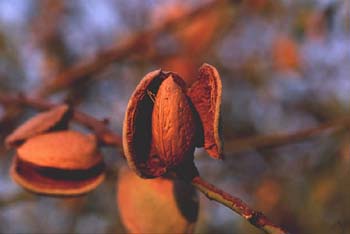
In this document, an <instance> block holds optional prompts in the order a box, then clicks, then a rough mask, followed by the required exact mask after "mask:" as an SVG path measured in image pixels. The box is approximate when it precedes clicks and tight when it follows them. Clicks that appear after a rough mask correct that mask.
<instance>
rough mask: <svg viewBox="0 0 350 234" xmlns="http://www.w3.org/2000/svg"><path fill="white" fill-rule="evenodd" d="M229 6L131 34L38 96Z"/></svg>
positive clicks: (67, 72) (57, 79) (209, 7)
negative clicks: (160, 34) (198, 17)
mask: <svg viewBox="0 0 350 234" xmlns="http://www.w3.org/2000/svg"><path fill="white" fill-rule="evenodd" d="M227 3H229V1H225V0H214V1H211V2H209V3H207V4H205V5H203V6H201V7H199V8H197V9H195V10H193V11H191V12H189V13H188V14H187V15H185V16H183V17H181V18H178V19H172V20H168V21H164V23H162V24H160V25H157V26H153V27H151V28H149V29H147V30H145V31H141V32H138V33H135V34H133V35H130V36H129V37H127V38H126V39H125V40H123V41H122V42H120V43H118V44H117V45H115V46H114V47H111V48H109V49H106V50H103V51H100V52H99V53H97V54H96V55H95V56H94V57H91V58H88V59H86V60H84V61H81V62H79V63H77V64H74V65H73V66H72V67H70V68H68V69H66V70H65V71H63V72H62V73H61V74H59V75H58V76H56V77H54V78H53V79H52V81H50V83H49V84H48V85H47V86H45V87H42V89H40V90H39V92H38V96H40V95H41V96H45V95H46V94H49V93H51V92H55V91H58V90H62V89H64V88H66V87H70V86H71V85H72V84H74V83H76V82H78V81H80V80H82V79H84V78H86V77H88V76H91V75H93V74H95V73H96V72H97V71H99V70H101V69H102V68H103V67H105V66H107V65H109V64H111V63H113V62H116V61H118V60H120V59H123V58H125V57H127V56H131V55H133V54H135V53H140V52H144V51H145V50H147V48H150V42H152V41H153V40H152V38H154V36H155V35H157V34H159V33H163V32H169V31H172V30H174V29H176V28H177V27H178V26H180V25H181V24H183V23H185V22H187V21H188V20H191V19H193V18H195V17H196V16H198V15H201V14H203V13H205V12H207V11H212V10H213V9H216V8H217V7H218V6H220V5H221V4H227Z"/></svg>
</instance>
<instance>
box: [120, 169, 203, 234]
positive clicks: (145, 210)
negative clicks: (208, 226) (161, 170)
mask: <svg viewBox="0 0 350 234" xmlns="http://www.w3.org/2000/svg"><path fill="white" fill-rule="evenodd" d="M116 190H117V204H118V210H119V214H120V217H121V220H122V222H123V224H124V226H125V228H126V229H127V230H128V231H129V233H193V232H194V226H195V222H196V220H197V217H198V208H199V204H198V194H197V193H196V190H195V189H194V187H193V186H192V185H191V184H190V183H186V182H184V181H180V180H170V179H166V178H162V177H159V178H154V179H142V178H140V177H138V176H137V175H136V174H135V173H134V172H132V171H130V170H129V169H125V168H124V169H122V170H121V171H120V173H119V176H118V181H117V189H116Z"/></svg>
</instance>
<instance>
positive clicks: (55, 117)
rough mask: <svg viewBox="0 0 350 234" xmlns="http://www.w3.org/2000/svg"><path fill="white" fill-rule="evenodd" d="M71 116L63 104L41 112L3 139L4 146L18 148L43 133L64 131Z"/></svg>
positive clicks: (68, 109)
mask: <svg viewBox="0 0 350 234" xmlns="http://www.w3.org/2000/svg"><path fill="white" fill-rule="evenodd" d="M71 116H72V111H71V109H70V108H69V107H68V105H65V104H62V105H59V106H57V107H54V108H52V109H51V110H48V111H44V112H41V113H39V114H37V115H35V116H34V117H33V118H31V119H29V120H27V121H26V122H25V123H23V124H22V125H20V126H19V127H18V128H17V129H15V130H14V131H13V133H11V134H10V135H9V136H8V137H7V138H6V139H5V145H6V147H8V148H11V147H18V146H20V145H21V144H22V143H24V142H25V141H26V140H27V139H29V138H31V137H33V136H36V135H39V134H42V133H45V132H50V131H55V130H62V129H66V128H67V126H68V122H69V120H70V118H71Z"/></svg>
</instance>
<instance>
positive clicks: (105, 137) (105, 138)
mask: <svg viewBox="0 0 350 234" xmlns="http://www.w3.org/2000/svg"><path fill="white" fill-rule="evenodd" d="M0 103H3V104H4V105H15V104H17V105H25V106H30V107H33V108H36V109H39V110H46V109H50V108H52V107H54V106H55V105H56V104H53V103H50V102H47V101H45V100H42V99H38V98H30V97H25V96H23V95H22V96H7V95H0ZM73 119H74V120H75V121H77V122H79V123H81V124H83V125H85V126H87V127H89V128H90V129H92V130H94V131H95V132H96V135H97V137H98V138H99V140H100V141H101V142H103V143H104V144H105V145H110V146H118V147H119V148H122V142H121V137H120V136H119V135H117V134H115V133H113V132H112V131H111V130H109V129H108V128H107V127H106V125H105V124H104V123H103V122H101V121H99V120H97V119H96V118H94V117H92V116H89V115H87V114H84V113H83V112H80V111H77V110H73ZM192 184H193V185H194V186H195V187H196V188H197V189H198V190H199V191H200V192H202V193H204V194H205V195H206V196H207V197H208V198H209V199H211V200H215V201H217V202H219V203H220V204H223V205H224V206H227V207H228V208H230V209H231V210H233V211H234V212H236V213H238V214H239V215H240V216H242V217H243V218H245V219H246V220H248V221H249V222H250V223H251V224H252V225H254V226H256V227H257V228H259V229H261V230H263V231H264V232H265V233H270V234H286V232H285V231H284V230H283V229H282V228H280V227H278V226H277V225H275V224H273V223H272V222H271V221H270V220H269V219H268V218H267V217H266V216H265V215H263V214H262V213H260V212H257V211H255V210H253V209H251V208H250V207H249V206H248V205H247V204H245V203H244V202H243V201H242V200H241V199H239V198H236V197H234V196H232V195H230V194H228V193H226V192H224V191H222V190H220V189H218V188H216V187H215V186H214V185H212V184H209V183H208V182H206V181H204V180H203V179H202V178H200V177H199V176H196V177H194V178H193V179H192Z"/></svg>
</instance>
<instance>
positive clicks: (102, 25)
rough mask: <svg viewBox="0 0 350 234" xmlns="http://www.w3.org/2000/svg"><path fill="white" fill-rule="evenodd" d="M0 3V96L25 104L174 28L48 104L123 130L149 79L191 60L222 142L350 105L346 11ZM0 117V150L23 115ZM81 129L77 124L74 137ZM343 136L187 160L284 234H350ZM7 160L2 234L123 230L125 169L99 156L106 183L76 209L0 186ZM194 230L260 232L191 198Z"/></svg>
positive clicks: (311, 120)
mask: <svg viewBox="0 0 350 234" xmlns="http://www.w3.org/2000/svg"><path fill="white" fill-rule="evenodd" d="M208 2H210V1H197V0H191V1H186V3H184V1H176V0H166V1H159V0H149V1H135V0H132V1H117V0H99V1H97V0H93V1H84V0H76V1H68V0H66V1H55V0H43V1H38V0H2V1H0V92H1V93H8V94H15V93H18V92H23V93H26V94H28V95H36V94H38V91H39V90H41V89H42V88H44V87H45V85H47V84H48V83H50V81H52V80H53V79H54V77H55V76H56V75H58V74H60V72H62V71H64V70H66V69H67V68H69V67H70V66H73V65H74V64H76V63H79V62H81V61H87V60H89V59H91V58H93V56H94V54H95V53H97V52H99V51H101V50H102V49H106V48H110V47H113V46H115V45H117V44H118V43H120V42H121V41H123V40H125V39H126V38H129V37H130V36H131V35H133V34H135V33H138V32H140V31H143V30H147V29H149V28H155V27H158V26H159V25H161V24H163V23H164V22H165V21H167V20H179V24H178V25H177V27H175V29H173V30H163V31H161V32H158V33H157V35H149V36H150V37H149V38H150V39H149V38H146V37H145V40H150V42H149V44H148V45H149V47H147V49H145V50H144V53H129V54H127V55H125V56H124V57H123V59H119V60H118V61H116V62H114V63H111V64H109V65H107V66H104V67H103V69H100V70H99V72H97V73H95V74H92V75H90V76H89V77H86V78H85V79H83V80H82V81H80V82H79V83H78V84H75V85H74V86H72V87H69V88H67V89H65V90H64V91H60V92H58V93H53V94H51V95H49V96H48V97H46V98H48V99H49V100H53V101H63V100H70V101H71V102H72V103H74V105H75V106H76V107H77V108H78V109H79V110H82V111H85V112H87V113H89V114H91V115H93V116H95V117H97V118H105V117H106V118H109V119H110V126H111V128H112V129H113V130H115V131H116V132H119V133H120V132H121V123H122V121H123V117H124V111H125V108H126V103H127V100H128V98H129V96H130V95H131V92H132V90H133V89H134V87H135V85H136V84H137V83H138V81H139V80H140V79H141V78H142V77H143V75H144V74H146V73H147V72H149V71H151V70H154V69H155V68H159V67H161V68H164V69H165V70H173V71H177V72H178V73H180V75H182V76H184V77H187V78H188V80H191V78H193V77H195V75H194V74H196V70H197V68H198V67H199V65H200V64H201V63H203V62H208V63H210V64H213V65H214V66H216V67H217V68H218V70H219V72H220V74H221V76H222V79H223V107H222V116H223V126H224V129H223V130H224V140H225V143H226V146H229V145H230V143H231V142H234V141H235V139H239V138H243V137H247V136H253V135H264V134H271V133H278V132H294V131H298V130H302V129H305V128H309V127H313V126H317V125H318V124H319V123H321V122H323V121H327V120H330V119H334V118H339V117H343V116H345V115H347V114H348V112H349V103H350V69H349V67H350V1H349V0H344V1H341V0H329V1H324V0H314V1H300V0H297V1H282V0H280V1H273V0H242V1H227V2H225V1H224V3H222V1H218V2H217V4H216V5H215V7H211V8H210V9H207V10H205V11H203V14H199V15H197V16H195V17H188V19H185V20H181V19H184V17H186V15H188V12H191V11H193V10H194V9H197V8H198V7H201V6H203V5H205V4H207V3H208ZM32 114H33V111H32V110H31V109H28V108H18V107H16V108H15V107H10V106H0V133H1V139H3V138H4V137H5V136H6V134H8V133H9V132H10V131H11V130H12V129H13V128H14V127H15V126H18V124H19V123H21V122H23V121H24V119H26V118H28V116H31V115H32ZM73 127H80V126H73ZM349 146H350V138H349V133H348V129H346V128H344V130H343V131H340V132H338V133H337V134H333V135H325V134H320V136H319V137H315V138H312V139H309V140H305V141H303V142H300V143H297V144H288V145H285V146H281V147H275V148H269V149H263V150H250V151H247V152H241V153H232V152H229V151H225V155H226V159H225V162H224V163H223V162H222V161H215V160H213V159H210V158H209V157H208V155H206V153H205V152H204V151H202V150H198V151H196V164H197V166H198V168H199V171H200V172H201V175H202V176H203V177H204V178H206V179H207V180H208V181H210V182H211V183H213V184H215V185H217V186H218V187H220V188H222V189H224V190H225V191H227V192H229V193H232V194H234V195H237V196H239V197H241V198H242V199H243V200H244V201H246V202H247V203H249V204H250V205H251V206H252V207H254V208H256V209H258V210H261V211H263V212H264V213H265V214H266V215H267V216H268V217H270V218H271V219H272V220H273V221H274V222H275V223H278V224H281V225H282V226H283V227H285V228H287V229H288V230H289V231H290V232H291V233H306V234H308V233H334V234H344V233H349V232H350V199H349V197H350V184H349V183H350V180H349V179H348V178H349V176H350V171H349V164H350V149H349ZM1 147H2V146H1ZM13 153H14V152H13V151H6V150H5V149H4V148H0V233H37V232H40V233H43V232H46V233H65V232H75V233H124V232H125V229H124V228H123V226H122V224H121V223H120V219H119V215H118V207H117V205H116V204H115V181H116V180H117V172H118V169H119V167H120V166H121V165H123V164H124V163H125V162H123V160H121V159H120V155H119V151H118V150H117V149H110V148H105V149H103V153H104V155H105V158H106V161H107V165H108V168H107V170H108V176H107V180H106V182H104V183H103V184H102V185H101V186H100V187H99V188H98V189H97V190H95V191H94V192H92V193H90V194H88V195H87V196H85V197H82V198H72V199H57V198H46V197H41V196H35V195H32V194H30V193H28V192H26V191H24V190H22V189H21V188H19V187H18V186H17V185H16V184H15V183H14V182H12V181H11V179H10V178H9V177H8V168H9V165H10V161H11V158H12V154H13ZM196 233H260V231H259V230H257V229H255V228H254V227H252V226H251V225H250V224H249V223H247V222H246V221H244V220H243V219H242V218H241V217H239V216H237V215H235V214H233V213H232V211H231V210H229V209H227V208H225V207H223V206H222V205H219V204H217V203H215V202H211V201H208V200H207V199H206V198H205V197H203V196H201V209H200V214H199V222H198V224H197V228H196Z"/></svg>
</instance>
